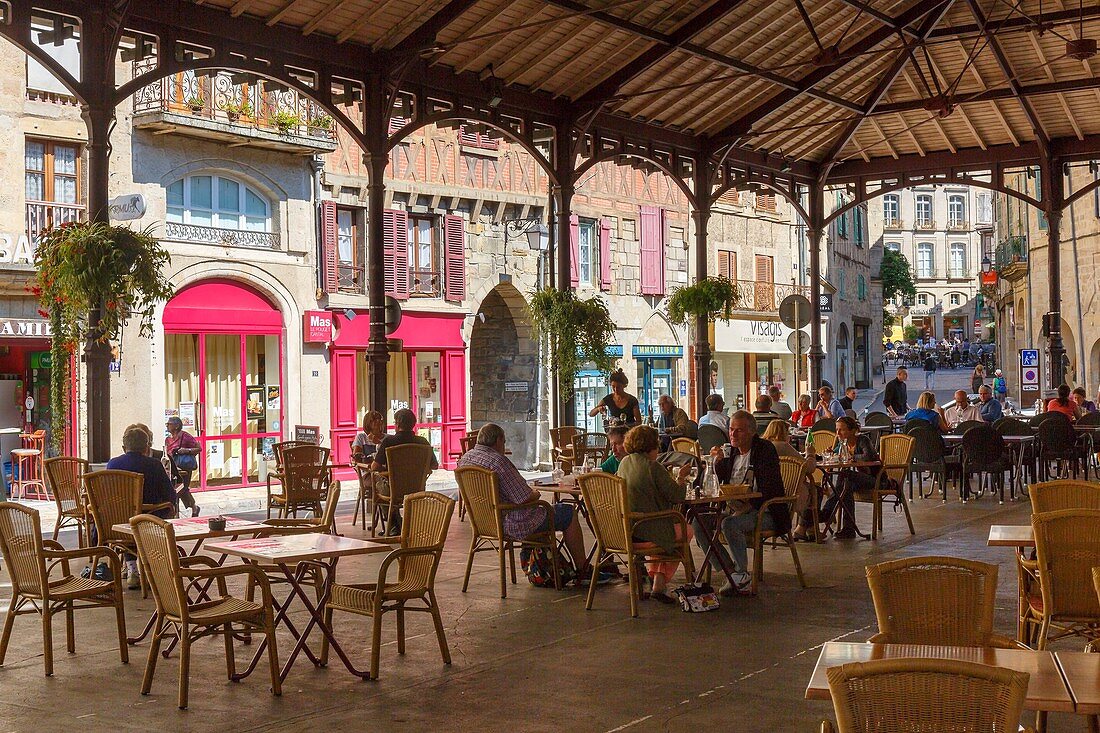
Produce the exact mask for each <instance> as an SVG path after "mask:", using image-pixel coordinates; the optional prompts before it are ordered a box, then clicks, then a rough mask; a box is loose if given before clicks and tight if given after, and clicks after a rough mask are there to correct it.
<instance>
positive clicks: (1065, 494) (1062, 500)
mask: <svg viewBox="0 0 1100 733" xmlns="http://www.w3.org/2000/svg"><path fill="white" fill-rule="evenodd" d="M1027 493H1028V496H1029V497H1031V511H1032V512H1033V513H1034V514H1042V513H1043V512H1055V511H1058V510H1059V509H1100V483H1096V482H1095V481H1074V480H1072V479H1064V480H1061V481H1042V482H1040V483H1037V484H1030V485H1029V486H1028V487H1027Z"/></svg>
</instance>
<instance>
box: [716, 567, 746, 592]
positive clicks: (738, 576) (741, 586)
mask: <svg viewBox="0 0 1100 733" xmlns="http://www.w3.org/2000/svg"><path fill="white" fill-rule="evenodd" d="M731 577H732V578H733V582H732V583H731V582H730V581H728V580H727V581H726V583H725V584H724V585H723V586H722V587H721V588H719V589H718V595H720V596H722V597H723V598H733V597H734V596H735V595H738V594H744V593H748V592H749V588H750V587H751V586H752V576H751V575H749V574H748V573H744V572H740V571H738V572H735V573H732V574H731Z"/></svg>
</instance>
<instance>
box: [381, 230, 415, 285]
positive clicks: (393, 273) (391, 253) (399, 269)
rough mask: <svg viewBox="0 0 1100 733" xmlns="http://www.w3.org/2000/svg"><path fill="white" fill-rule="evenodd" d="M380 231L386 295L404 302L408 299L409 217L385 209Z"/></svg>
mask: <svg viewBox="0 0 1100 733" xmlns="http://www.w3.org/2000/svg"><path fill="white" fill-rule="evenodd" d="M382 229H383V236H382V242H383V248H384V255H383V259H382V261H383V264H384V266H385V270H386V295H389V296H390V297H392V298H397V299H398V300H405V299H407V298H408V297H409V215H408V214H407V213H406V212H404V211H400V210H398V209H386V210H385V211H383V212H382Z"/></svg>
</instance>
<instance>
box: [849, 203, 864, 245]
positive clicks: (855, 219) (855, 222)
mask: <svg viewBox="0 0 1100 733" xmlns="http://www.w3.org/2000/svg"><path fill="white" fill-rule="evenodd" d="M852 229H853V232H854V238H855V243H856V246H857V247H863V209H861V208H859V207H858V206H857V207H856V208H854V209H852Z"/></svg>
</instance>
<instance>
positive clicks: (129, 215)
mask: <svg viewBox="0 0 1100 733" xmlns="http://www.w3.org/2000/svg"><path fill="white" fill-rule="evenodd" d="M107 214H108V215H109V216H110V217H111V220H112V221H129V220H131V219H140V218H141V217H143V216H145V197H144V196H142V195H141V194H140V193H131V194H127V195H125V196H115V197H114V198H113V199H111V200H110V201H108V202H107Z"/></svg>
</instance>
